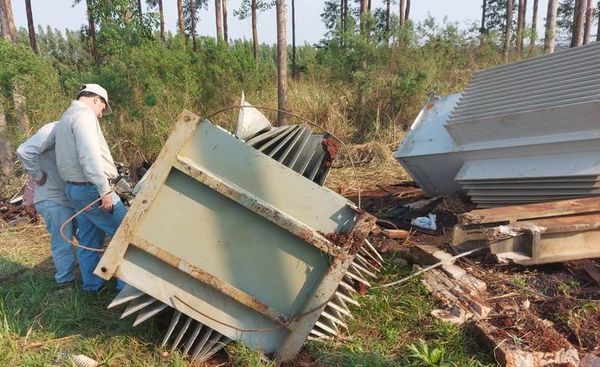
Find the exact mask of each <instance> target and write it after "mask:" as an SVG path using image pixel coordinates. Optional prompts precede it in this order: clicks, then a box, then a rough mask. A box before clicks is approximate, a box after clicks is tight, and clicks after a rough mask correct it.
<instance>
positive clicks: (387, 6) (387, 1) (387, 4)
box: [385, 0, 392, 46]
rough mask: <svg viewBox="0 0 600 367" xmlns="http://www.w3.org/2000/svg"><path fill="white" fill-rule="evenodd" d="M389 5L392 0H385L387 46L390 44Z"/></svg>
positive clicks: (390, 10)
mask: <svg viewBox="0 0 600 367" xmlns="http://www.w3.org/2000/svg"><path fill="white" fill-rule="evenodd" d="M391 6H392V1H391V0H386V1H385V43H386V45H388V46H389V45H390V13H391V12H392V9H391Z"/></svg>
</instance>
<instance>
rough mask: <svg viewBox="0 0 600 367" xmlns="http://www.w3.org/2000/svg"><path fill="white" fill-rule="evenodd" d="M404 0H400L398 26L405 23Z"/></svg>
mask: <svg viewBox="0 0 600 367" xmlns="http://www.w3.org/2000/svg"><path fill="white" fill-rule="evenodd" d="M405 16H406V0H400V8H399V9H398V21H399V24H400V27H402V26H403V25H404V23H406V17H405Z"/></svg>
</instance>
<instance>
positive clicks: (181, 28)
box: [177, 0, 185, 35]
mask: <svg viewBox="0 0 600 367" xmlns="http://www.w3.org/2000/svg"><path fill="white" fill-rule="evenodd" d="M177 26H178V28H179V34H182V35H184V34H185V26H184V25H183V0H177Z"/></svg>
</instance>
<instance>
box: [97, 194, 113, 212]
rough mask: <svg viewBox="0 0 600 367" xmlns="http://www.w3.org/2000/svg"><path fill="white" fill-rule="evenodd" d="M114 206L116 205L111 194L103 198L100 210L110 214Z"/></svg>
mask: <svg viewBox="0 0 600 367" xmlns="http://www.w3.org/2000/svg"><path fill="white" fill-rule="evenodd" d="M113 206H114V205H113V200H112V196H111V194H107V195H104V196H103V197H102V202H101V204H100V209H102V210H104V211H105V212H110V211H111V210H113Z"/></svg>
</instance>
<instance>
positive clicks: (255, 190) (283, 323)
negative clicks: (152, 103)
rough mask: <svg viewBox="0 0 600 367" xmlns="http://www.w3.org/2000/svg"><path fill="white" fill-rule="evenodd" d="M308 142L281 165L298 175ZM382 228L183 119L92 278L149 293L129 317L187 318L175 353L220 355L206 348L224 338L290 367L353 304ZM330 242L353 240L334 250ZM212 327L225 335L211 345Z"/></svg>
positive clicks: (206, 126)
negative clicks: (162, 307)
mask: <svg viewBox="0 0 600 367" xmlns="http://www.w3.org/2000/svg"><path fill="white" fill-rule="evenodd" d="M311 134H312V133H310V131H309V133H307V132H306V129H302V131H301V132H299V133H298V135H297V138H298V139H291V140H290V141H292V140H295V142H296V143H299V145H296V146H293V147H292V148H290V149H288V148H289V147H286V148H285V150H284V151H283V153H286V151H287V154H282V156H281V157H280V158H281V159H282V160H283V161H284V162H285V163H287V164H290V165H292V167H294V166H295V167H296V168H297V169H300V168H302V167H303V166H304V163H302V164H300V161H301V160H303V159H304V158H302V157H303V156H304V155H303V152H302V148H304V147H306V146H307V144H308V142H309V140H310V136H311ZM306 156H308V155H306ZM311 156H312V155H311ZM290 192H292V193H293V195H290ZM165 213H169V215H165ZM199 218H201V220H198V219H199ZM374 222H375V218H373V217H371V216H370V215H368V214H366V213H364V212H362V211H360V210H358V208H356V207H355V206H354V205H353V204H352V203H351V202H349V201H348V200H347V199H345V198H343V197H341V196H340V195H338V194H336V193H334V192H332V191H331V190H328V189H326V188H323V187H321V186H319V185H315V184H314V183H313V182H311V181H309V180H307V179H306V178H304V177H302V175H299V174H298V173H296V172H294V171H293V170H291V169H289V168H287V167H285V166H283V165H282V164H280V163H278V162H275V161H274V160H273V159H272V158H270V157H269V156H268V155H265V154H258V153H257V151H256V150H255V149H254V148H252V147H250V146H248V145H247V144H245V143H243V142H241V141H240V140H238V139H236V138H235V137H233V136H231V134H229V133H228V132H226V131H224V130H222V129H221V128H219V127H217V126H215V125H213V124H211V123H210V122H208V121H200V120H199V118H198V117H197V116H195V115H193V114H191V113H184V114H183V115H182V116H181V119H180V121H179V122H178V123H177V124H176V127H175V129H174V131H173V133H172V134H171V136H170V137H169V139H168V140H167V142H166V144H165V146H164V148H163V150H162V152H161V154H160V155H159V157H158V159H157V161H156V162H155V163H154V165H153V166H152V168H151V170H150V173H149V175H148V178H147V180H146V184H145V185H144V187H143V188H142V189H141V191H140V193H139V194H138V196H137V197H136V199H135V200H134V201H133V203H132V206H131V209H130V210H129V212H128V213H127V216H126V217H125V219H124V221H123V223H122V225H121V226H120V228H119V230H118V231H117V233H116V234H115V236H114V237H113V239H112V241H111V243H110V245H109V246H108V248H107V250H106V252H105V253H104V255H103V257H102V258H101V260H100V262H99V264H98V267H97V268H96V270H95V273H96V274H97V275H99V276H101V277H103V278H105V279H108V278H110V277H111V276H113V275H115V276H117V277H119V278H120V279H122V280H123V281H125V282H126V283H127V284H130V285H131V286H133V287H135V288H137V289H139V290H140V291H142V292H144V293H146V294H147V295H148V297H146V296H142V297H139V299H136V300H133V302H132V303H133V305H129V307H128V310H127V313H128V314H130V313H133V312H135V311H140V310H142V309H144V308H145V307H148V306H149V305H150V304H152V303H153V302H157V301H158V302H162V303H164V304H166V305H169V306H170V307H173V308H175V309H176V310H177V311H179V312H181V314H185V315H186V317H185V318H184V319H186V320H185V321H183V325H182V327H181V328H180V327H179V326H178V325H179V324H181V322H182V316H181V315H180V316H175V317H177V320H172V324H173V325H174V326H171V325H170V326H169V330H170V331H169V330H167V331H168V334H169V336H168V337H167V338H166V340H167V343H168V340H169V339H170V337H171V336H173V335H176V336H175V340H174V342H173V348H177V347H178V346H180V345H182V347H183V348H184V352H191V353H192V355H200V354H202V351H207V352H213V351H214V349H213V348H212V347H211V348H209V347H205V346H207V345H208V343H209V341H210V342H212V341H213V340H215V343H221V341H223V340H224V339H223V336H224V337H226V338H228V339H232V340H237V341H239V342H242V343H244V344H246V345H247V346H248V347H250V348H251V349H257V350H261V351H262V352H264V353H267V354H268V353H274V354H275V355H276V358H277V359H278V360H280V361H285V360H289V359H290V358H292V357H293V356H294V355H295V354H296V353H297V351H298V350H299V349H300V347H301V346H302V344H303V343H304V341H305V340H306V338H307V337H308V336H309V334H310V333H311V329H313V327H314V326H315V325H316V323H317V322H320V323H322V325H321V326H323V327H329V329H331V330H334V331H335V330H336V324H335V323H334V322H333V321H332V320H331V319H329V318H327V317H326V316H325V319H326V320H324V321H323V319H320V317H322V315H321V313H322V311H323V310H325V309H326V308H327V306H328V304H329V303H330V302H332V296H333V295H334V294H336V292H337V293H338V294H339V298H340V299H344V297H346V298H348V300H347V301H348V302H356V301H354V300H352V298H351V297H348V296H346V295H345V293H344V292H350V290H349V289H344V290H340V289H338V286H339V285H340V282H341V281H342V279H343V277H344V275H345V273H346V272H347V271H348V269H349V267H350V265H351V264H352V263H353V261H354V258H355V256H356V254H357V253H358V252H360V250H361V248H362V247H363V245H365V246H366V243H365V242H364V240H365V238H366V236H367V234H368V233H369V231H370V230H371V228H372V226H373V225H374ZM165 227H169V228H171V231H169V233H170V234H169V235H167V234H166V233H165V232H164V231H163V230H162V229H163V228H165ZM232 229H235V230H232ZM173 233H176V234H177V236H176V238H173ZM323 234H327V235H323ZM329 234H331V235H332V236H337V235H339V234H343V236H341V237H343V238H344V239H347V240H345V242H339V241H334V242H332V241H330V240H329V239H328V238H330V236H329ZM336 238H337V237H336ZM369 251H371V250H370V249H369ZM207 253H210V254H211V256H206V254H207ZM370 256H373V257H374V258H377V254H372V253H371V254H370ZM355 275H356V274H355ZM348 286H350V287H352V285H350V284H348ZM148 310H150V308H149V309H148ZM192 319H193V320H195V321H192ZM200 325H202V326H201V327H200ZM205 328H210V329H212V330H213V331H215V332H217V333H218V334H213V333H212V332H211V335H215V336H214V339H212V338H213V337H212V336H211V337H210V338H209V339H208V340H209V341H205V338H206V335H207V334H204V333H203V330H207V329H205ZM319 328H320V327H319ZM177 329H179V332H177ZM320 329H321V330H323V329H322V328H320ZM248 330H251V331H248ZM331 330H330V331H329V332H331ZM336 332H337V331H336ZM199 342H206V345H205V346H203V347H198V343H199ZM222 344H223V343H222Z"/></svg>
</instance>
